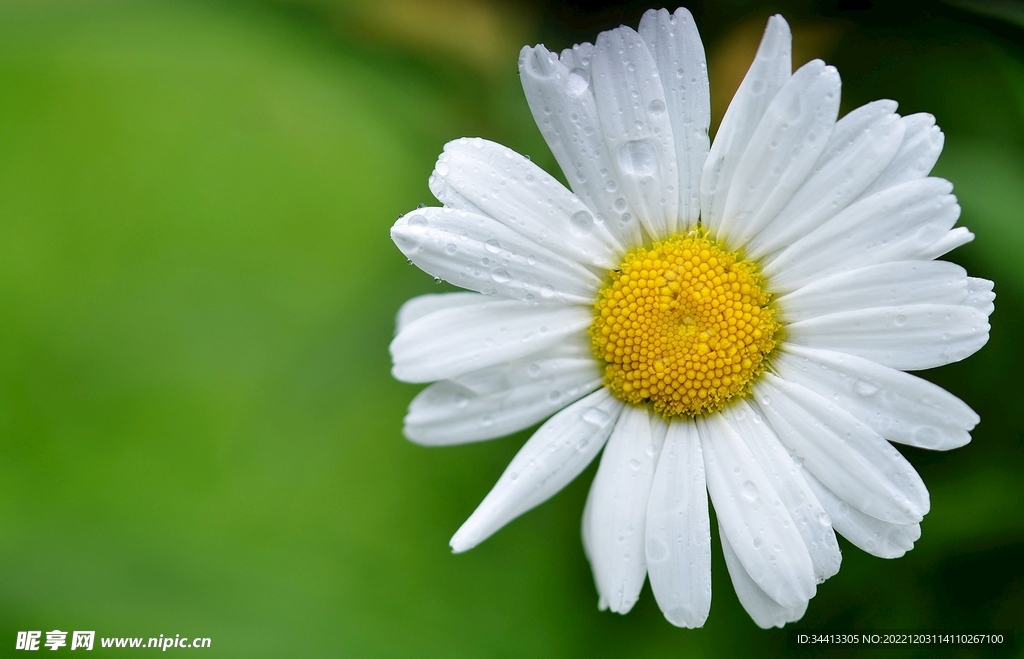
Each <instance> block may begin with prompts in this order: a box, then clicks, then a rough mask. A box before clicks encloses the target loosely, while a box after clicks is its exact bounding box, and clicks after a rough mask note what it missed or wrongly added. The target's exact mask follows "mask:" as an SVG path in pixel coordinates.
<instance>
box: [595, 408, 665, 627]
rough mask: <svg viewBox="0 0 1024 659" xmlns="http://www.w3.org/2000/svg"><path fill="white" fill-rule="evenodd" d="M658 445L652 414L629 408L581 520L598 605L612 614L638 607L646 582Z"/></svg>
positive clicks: (607, 449)
mask: <svg viewBox="0 0 1024 659" xmlns="http://www.w3.org/2000/svg"><path fill="white" fill-rule="evenodd" d="M660 450H661V446H660V445H656V444H655V438H654V436H653V434H652V432H651V413H650V412H649V411H647V409H646V408H642V407H633V406H632V405H627V406H626V407H625V408H624V409H623V410H622V414H621V415H620V416H619V421H618V423H616V424H615V430H613V431H612V434H611V437H609V438H608V443H607V444H606V445H605V447H604V453H603V454H602V455H601V464H600V466H599V467H598V468H597V475H596V476H594V482H593V484H592V485H591V486H590V494H589V496H588V501H587V506H586V511H587V516H586V517H585V518H584V520H583V524H584V526H585V527H589V528H588V529H587V531H586V536H587V539H588V555H589V556H590V565H591V568H592V569H593V571H594V580H595V581H596V582H597V585H598V591H599V592H600V593H601V599H602V601H603V602H605V603H607V605H608V608H609V609H611V610H612V611H614V612H615V613H628V612H629V610H630V609H632V608H633V605H634V604H636V601H637V598H638V597H639V596H640V590H641V589H642V588H643V585H644V579H645V578H646V577H647V559H646V556H645V555H644V537H645V533H644V527H645V525H646V519H647V500H648V498H649V497H650V494H651V481H652V480H654V468H655V465H656V464H657V459H658V452H659V451H660Z"/></svg>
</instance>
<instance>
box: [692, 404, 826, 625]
mask: <svg viewBox="0 0 1024 659" xmlns="http://www.w3.org/2000/svg"><path fill="white" fill-rule="evenodd" d="M697 430H698V432H699V433H700V441H701V446H702V447H703V448H704V469H705V472H706V474H707V481H708V492H709V493H710V494H711V501H712V503H714V505H715V512H716V513H717V515H718V523H719V524H721V526H722V528H723V529H725V535H727V536H728V538H729V542H730V543H731V544H732V547H733V549H735V550H736V555H737V556H738V557H739V559H740V563H742V564H743V567H744V568H745V569H746V571H747V574H749V575H750V578H751V579H753V581H754V583H756V584H757V585H758V587H760V588H761V590H763V591H764V592H765V593H767V594H768V596H769V597H771V598H772V599H773V600H775V601H776V602H778V603H779V604H781V605H783V606H785V607H790V608H792V607H798V606H800V605H801V604H802V603H803V602H806V601H807V600H809V599H810V598H811V597H814V592H815V579H814V567H813V566H812V564H811V557H810V555H809V554H808V552H807V547H806V546H805V545H804V541H803V538H801V537H800V533H799V532H798V531H797V529H796V525H795V523H794V522H793V518H792V516H790V514H789V511H788V510H786V507H785V506H783V505H782V500H781V498H780V497H779V495H778V493H777V492H776V491H775V488H774V487H773V486H772V484H771V481H770V480H769V479H768V477H767V476H766V475H765V473H764V469H762V468H761V465H760V464H759V463H758V461H757V458H756V457H754V454H753V453H751V451H750V448H749V447H748V446H747V444H746V442H744V441H743V439H741V438H740V436H739V435H738V434H737V431H736V429H734V428H733V427H732V426H731V425H730V424H729V423H728V422H727V421H726V420H725V418H724V416H723V415H721V414H711V415H709V416H706V417H697Z"/></svg>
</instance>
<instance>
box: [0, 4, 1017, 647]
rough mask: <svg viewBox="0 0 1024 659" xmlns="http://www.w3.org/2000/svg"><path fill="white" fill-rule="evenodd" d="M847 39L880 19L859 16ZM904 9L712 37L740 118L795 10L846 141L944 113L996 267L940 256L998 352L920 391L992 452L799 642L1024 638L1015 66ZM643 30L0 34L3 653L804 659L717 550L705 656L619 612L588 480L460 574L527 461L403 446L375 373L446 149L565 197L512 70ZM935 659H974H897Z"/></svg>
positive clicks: (212, 29) (815, 607)
mask: <svg viewBox="0 0 1024 659" xmlns="http://www.w3.org/2000/svg"><path fill="white" fill-rule="evenodd" d="M826 4H827V5H828V6H826ZM854 4H856V6H864V5H868V4H870V3H839V5H840V6H845V5H851V6H852V5H854ZM882 4H883V3H878V5H879V6H878V7H876V8H874V9H872V10H870V11H852V10H851V11H845V10H840V9H836V8H835V4H834V3H831V4H829V3H815V2H796V1H791V2H785V1H781V0H780V1H779V2H776V3H774V4H772V5H771V6H764V5H761V4H760V3H757V2H754V1H753V0H728V1H722V2H716V3H710V2H709V3H707V4H706V5H704V6H694V7H693V9H694V13H695V15H696V16H697V21H698V25H699V26H700V27H701V30H702V34H703V35H704V38H705V43H706V45H707V48H708V53H709V57H710V60H711V61H710V67H711V71H712V75H713V79H712V86H713V88H715V89H716V91H715V97H714V98H715V103H716V108H715V111H716V113H718V115H719V116H720V113H721V110H722V107H721V106H722V103H724V102H725V101H724V100H721V99H727V98H728V96H729V94H730V93H731V87H734V86H735V85H736V84H737V83H738V81H739V79H740V77H741V76H742V72H743V70H744V69H745V67H746V61H749V58H750V55H751V53H752V48H755V47H756V39H757V34H758V31H759V27H758V26H759V25H761V24H762V23H763V20H764V19H765V18H766V17H767V16H768V15H769V14H770V13H774V12H776V11H781V12H782V13H784V14H785V15H786V17H787V18H788V19H790V20H791V22H792V23H793V26H794V34H795V35H796V44H795V51H796V53H797V55H796V57H797V59H798V60H801V61H803V60H806V59H809V58H811V57H814V56H824V57H825V58H826V59H828V60H829V61H830V62H831V63H834V64H836V65H837V66H838V67H839V70H840V72H841V74H842V75H843V79H844V83H845V84H844V92H843V93H844V100H843V105H844V111H848V110H849V109H852V108H853V107H856V106H857V105H860V104H861V103H864V102H867V101H869V100H872V99H875V98H879V97H888V98H893V99H895V100H897V101H899V102H900V105H901V111H902V112H904V113H911V112H917V111H928V112H932V113H933V114H935V115H936V117H937V118H938V121H939V123H940V125H941V126H942V127H943V128H944V130H945V131H946V135H947V142H946V145H947V146H946V151H945V153H944V155H943V157H942V159H941V160H940V162H939V165H938V167H937V169H936V172H937V174H939V175H942V176H946V177H948V178H950V179H951V180H952V181H953V182H954V184H955V185H956V193H957V194H958V196H959V198H960V202H961V205H962V206H963V217H962V223H963V224H965V225H966V226H969V227H970V228H971V229H972V230H973V231H974V232H975V233H976V234H977V240H976V241H975V242H974V243H972V244H971V245H969V246H967V247H965V248H962V249H960V250H958V251H957V252H956V253H955V254H954V255H953V256H952V258H953V259H954V260H956V261H958V262H960V263H963V264H964V265H965V266H966V267H968V269H969V270H970V271H971V273H972V274H974V275H976V276H983V277H989V278H992V279H994V280H995V281H996V291H997V292H998V294H999V298H998V299H997V309H996V313H995V315H994V316H993V318H992V325H993V329H992V339H991V341H990V343H989V345H988V346H987V347H986V348H985V349H984V350H982V351H981V352H980V353H979V354H978V355H976V356H974V357H972V358H971V359H969V360H967V361H966V362H963V363H960V364H955V365H951V366H949V367H945V368H942V369H939V370H937V371H934V372H929V373H926V374H925V375H926V376H927V377H929V378H932V379H934V381H936V382H938V383H939V384H941V385H942V386H944V387H946V388H947V389H949V390H950V391H952V392H954V393H955V394H957V395H958V396H960V397H962V398H963V399H964V400H966V401H967V402H968V403H970V404H971V405H972V406H973V407H974V408H975V409H976V410H977V411H978V412H979V413H980V415H981V417H982V423H981V425H980V426H979V427H978V429H977V430H976V431H975V433H974V441H973V442H972V443H971V444H970V445H969V446H967V447H965V448H963V449H960V450H957V451H953V452H951V453H948V454H946V453H929V452H926V451H917V450H912V449H907V450H906V451H905V453H906V454H907V455H908V456H909V458H910V459H911V460H912V461H913V462H914V463H915V464H916V465H917V466H918V467H919V469H920V471H921V473H922V476H923V477H924V480H925V482H926V483H927V484H928V486H929V488H930V490H931V493H932V502H933V505H932V512H931V513H930V514H929V515H928V517H927V518H926V519H925V522H924V523H923V525H922V526H923V533H924V535H923V537H922V538H921V540H920V541H919V542H918V544H917V547H916V548H915V549H914V550H913V551H912V552H910V553H909V554H908V555H907V556H906V557H904V558H901V559H898V560H895V561H884V560H881V559H876V558H873V557H871V556H868V555H866V554H864V553H862V552H860V551H859V550H856V549H855V548H853V547H851V546H849V545H848V544H845V542H844V544H843V547H844V550H845V552H844V559H845V560H844V563H845V564H844V566H843V569H842V571H841V572H840V573H839V574H838V575H837V576H836V577H834V578H833V579H831V580H829V581H828V582H826V583H825V584H824V585H823V586H821V587H820V588H819V591H818V595H817V597H815V598H814V599H813V600H812V601H811V604H810V607H809V608H808V611H807V614H806V616H805V617H804V619H803V620H801V621H800V622H799V623H797V625H796V626H797V627H799V628H806V629H822V628H837V627H838V628H859V629H864V628H870V629H884V628H915V629H934V628H954V629H965V628H972V629H991V628H1015V629H1017V631H1018V633H1020V632H1024V629H1022V620H1024V512H1022V509H1021V504H1020V502H1021V501H1022V499H1024V478H1022V476H1024V422H1022V421H1021V417H1020V415H1019V414H1018V413H1017V410H1018V408H1017V407H1016V404H1017V403H1016V402H1015V401H1017V398H1016V397H1017V396H1018V395H1020V394H1021V373H1022V369H1024V346H1022V344H1021V342H1020V341H1019V340H1018V336H1017V334H1016V331H1017V328H1018V325H1019V323H1020V319H1021V318H1024V308H1022V306H1024V271H1022V269H1021V267H1020V263H1021V257H1022V256H1024V228H1022V226H1021V215H1022V212H1024V184H1022V181H1024V48H1022V46H1021V44H1022V43H1024V30H1022V29H1021V28H1019V27H1017V25H1016V24H1015V23H1013V22H1012V20H1006V17H1005V15H1000V14H998V13H993V12H991V11H989V12H985V11H980V12H979V11H973V10H971V8H970V7H968V6H967V5H968V4H978V3H976V2H972V3H966V2H963V3H955V4H938V3H935V4H922V3H902V4H899V5H898V6H897V5H895V4H887V5H885V6H882ZM989 4H990V5H991V3H989ZM997 4H998V3H997ZM1004 4H1005V3H1004ZM644 8H645V6H644V5H641V4H640V3H635V2H631V3H625V4H622V3H619V4H616V5H610V4H609V5H608V6H606V7H604V8H601V7H598V8H597V9H588V10H583V9H581V8H580V7H579V6H578V5H576V4H573V3H566V4H558V5H556V4H552V3H548V2H541V1H540V0H538V1H536V2H532V3H531V2H525V1H523V2H519V3H516V4H510V3H501V2H497V1H496V0H495V1H494V2H485V1H483V0H480V1H473V0H445V1H444V2H440V3H437V2H429V1H427V0H424V1H423V2H413V0H375V1H374V2H370V1H369V0H351V1H350V2H340V1H339V2H332V1H330V0H273V1H271V0H268V1H267V2H257V3H243V2H207V3H201V2H187V1H184V0H182V1H170V0H164V1H160V2H129V1H127V0H50V1H48V2H45V3H40V2H28V1H25V2H5V3H3V4H2V5H0V621H2V625H0V628H2V629H0V648H3V650H2V652H8V651H10V650H9V648H11V647H13V639H14V635H15V632H16V631H17V630H25V629H44V630H49V629H55V628H59V629H96V630H97V632H98V635H100V636H146V637H148V636H156V635H159V634H165V635H167V634H169V635H174V634H182V635H187V636H209V637H211V638H212V639H213V649H212V650H207V651H204V656H225V657H229V656H237V657H243V656H244V657H257V656H266V657H281V656H304V657H305V656H352V657H417V658H418V657H474V656H486V657H523V656H529V657H566V656H587V657H600V656H620V655H626V656H631V657H641V656H650V657H655V656H749V655H753V654H754V653H758V654H759V655H761V656H786V655H788V654H790V653H793V652H795V651H794V650H791V649H790V648H788V647H787V643H786V632H785V631H778V630H775V631H771V632H763V631H761V630H758V629H757V628H756V627H755V626H754V625H753V623H752V622H751V621H750V620H749V618H748V617H747V616H746V614H745V613H744V612H743V610H742V609H741V607H740V606H739V604H738V602H737V600H736V597H735V595H734V594H733V592H732V588H731V584H730V583H729V579H728V575H727V573H726V570H725V566H724V562H723V561H722V558H721V554H720V553H717V552H718V550H717V547H716V554H715V559H714V565H713V570H714V575H713V579H714V593H715V595H714V603H713V606H712V613H711V618H710V619H709V621H708V624H707V626H706V627H705V628H704V629H702V630H695V631H686V630H678V629H675V628H673V627H672V626H671V625H669V624H668V623H667V622H665V621H664V620H663V618H662V617H661V614H660V612H659V611H658V609H657V606H656V604H655V603H654V600H653V598H652V597H651V595H650V592H649V590H647V591H645V593H644V594H643V596H642V597H641V600H640V603H639V604H638V605H637V607H636V609H635V610H634V611H633V612H632V613H631V614H629V615H628V616H624V617H622V616H616V615H612V614H606V613H599V612H598V611H597V608H596V602H597V596H596V594H595V592H594V589H593V585H592V582H591V578H590V574H589V567H588V566H587V563H586V560H585V558H584V556H583V552H582V550H581V547H580V540H579V518H580V514H581V511H582V507H583V500H584V498H585V495H586V490H587V487H588V485H589V481H590V478H591V476H592V470H591V471H588V472H586V473H585V474H584V475H583V476H582V477H581V478H579V479H577V481H576V482H574V483H573V484H572V485H571V486H570V487H569V488H567V489H566V491H564V492H563V493H561V494H559V495H558V496H557V497H555V498H554V499H553V500H552V501H550V502H548V503H547V504H545V505H543V506H541V507H540V508H538V509H537V510H536V511H533V512H531V513H529V514H527V515H526V516H525V517H524V518H523V519H521V520H519V521H516V522H514V523H513V524H511V525H510V526H509V527H508V528H507V529H505V530H503V531H502V532H500V533H499V534H498V535H496V536H495V537H494V538H493V539H491V540H489V541H488V542H486V543H484V544H483V545H482V546H481V547H479V548H478V549H475V550H473V551H472V552H469V553H468V554H466V555H460V556H453V555H451V554H450V553H449V550H448V546H447V541H448V538H449V537H450V535H451V534H452V533H453V532H454V530H455V529H456V528H457V527H458V525H459V524H460V523H461V522H462V521H463V519H464V518H465V517H466V516H467V515H468V514H469V513H470V512H471V511H472V509H473V508H474V507H475V506H476V504H477V503H478V502H479V500H480V499H481V498H482V497H483V496H484V494H485V493H486V492H487V490H488V489H489V487H490V486H491V485H492V484H493V482H494V481H495V479H496V478H497V477H498V475H499V474H500V473H501V471H502V470H503V469H504V467H505V465H506V464H507V462H508V460H509V459H510V458H511V456H512V455H513V454H514V453H515V451H516V449H517V447H518V446H519V445H520V444H521V443H522V441H524V439H525V438H526V436H527V433H521V434H520V435H518V436H517V437H514V438H510V439H502V440H497V441H494V442H487V443H482V444H477V445H469V446H462V447H452V448H447V449H424V448H420V447H417V446H414V445H412V444H410V443H408V442H406V441H405V440H404V439H403V438H402V437H401V433H400V428H401V419H402V416H403V414H404V408H405V406H406V404H407V403H408V401H409V400H410V399H411V398H412V396H413V395H414V393H415V391H416V388H415V387H412V386H409V385H403V384H400V383H397V382H394V381H393V380H392V379H391V378H390V375H389V367H390V363H389V358H388V354H387V344H388V341H389V339H390V336H391V334H392V331H393V330H392V324H393V317H394V313H395V311H396V310H397V308H398V306H399V305H400V304H401V302H402V301H403V300H405V299H406V298H408V297H410V296H412V295H415V294H418V293H422V292H427V291H437V290H441V288H440V287H437V286H435V285H434V284H433V283H432V282H431V280H430V278H429V277H428V276H426V275H424V274H422V273H421V272H419V271H418V270H416V269H415V268H413V267H410V266H408V265H407V264H406V263H405V259H404V258H403V257H402V256H401V254H400V253H399V252H398V251H397V250H396V249H394V247H393V246H392V245H391V243H390V241H389V239H388V227H389V226H390V224H391V222H392V221H393V220H394V218H395V217H397V216H398V215H399V214H400V213H402V212H405V211H407V210H408V209H410V208H412V207H414V206H415V205H416V204H418V203H431V199H430V194H429V192H428V190H427V187H426V178H427V175H428V174H429V172H430V170H431V168H432V165H433V162H434V159H435V157H436V155H437V153H439V152H440V149H441V147H442V145H443V144H444V142H445V141H447V140H449V139H453V138H456V137H460V136H463V135H482V136H485V137H487V138H490V139H494V140H497V141H500V142H503V143H506V144H508V145H510V146H512V147H513V148H515V149H517V150H519V151H521V152H525V153H528V154H531V155H532V156H533V157H534V159H535V160H536V161H537V162H539V163H540V164H541V165H542V166H545V167H546V168H548V169H549V170H552V171H555V167H554V161H553V158H552V157H551V155H550V153H549V152H548V151H547V148H546V147H545V146H544V143H543V141H542V140H541V138H540V135H539V133H538V131H537V130H536V128H535V127H534V126H533V123H532V119H531V118H530V115H529V110H528V108H527V106H526V103H525V101H524V100H523V99H522V95H521V91H520V90H519V88H518V78H517V77H516V75H515V68H516V61H515V58H516V54H517V52H518V49H519V47H520V45H521V44H522V43H534V42H537V41H543V42H545V43H547V44H548V45H549V46H551V47H552V48H562V47H565V46H567V45H570V44H571V43H573V42H574V41H580V40H583V39H593V37H594V35H595V34H596V32H597V30H599V29H603V28H607V27H612V26H614V25H617V24H618V23H620V22H626V23H629V24H632V25H636V23H637V21H638V20H639V16H640V14H641V13H642V10H643V9H644ZM718 87H722V88H723V89H727V90H729V92H728V93H725V94H723V93H722V92H719V91H718V90H717V88H718ZM1017 648H1018V649H1017V650H1015V652H1017V653H1021V652H1022V650H1021V649H1022V648H1024V636H1021V637H1018V642H1017ZM125 652H128V653H131V651H128V650H120V651H117V652H116V653H115V652H114V651H110V652H108V653H106V654H111V655H113V654H120V653H125ZM812 653H813V652H812V651H800V652H798V654H800V655H804V654H806V655H810V654H812ZM862 653H863V654H865V656H885V654H886V653H885V652H883V651H880V650H877V649H876V650H870V651H862ZM97 654H98V655H99V656H103V655H104V654H105V653H104V652H103V651H101V650H98V651H97ZM840 654H841V653H840ZM848 654H851V655H852V654H856V652H855V651H851V652H849V653H848ZM935 654H939V655H940V656H944V655H945V654H962V655H963V656H985V653H984V651H982V650H979V649H976V648H960V649H957V650H953V649H944V650H942V651H941V652H936V651H935V649H934V648H918V649H908V650H905V651H900V652H896V653H894V656H922V657H923V656H933V655H935Z"/></svg>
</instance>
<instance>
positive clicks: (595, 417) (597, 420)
mask: <svg viewBox="0 0 1024 659" xmlns="http://www.w3.org/2000/svg"><path fill="white" fill-rule="evenodd" d="M583 420H584V421H586V422H587V423H589V424H590V425H592V426H603V425H604V424H606V423H608V413H607V412H605V411H604V410H602V409H600V408H598V407H591V408H590V409H588V410H587V411H586V412H584V413H583Z"/></svg>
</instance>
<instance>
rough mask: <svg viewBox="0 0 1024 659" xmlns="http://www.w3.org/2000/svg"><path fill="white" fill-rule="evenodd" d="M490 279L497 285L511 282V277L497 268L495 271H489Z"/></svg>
mask: <svg viewBox="0 0 1024 659" xmlns="http://www.w3.org/2000/svg"><path fill="white" fill-rule="evenodd" d="M491 279H493V280H494V281H496V282H498V283H499V284H506V283H508V282H510V281H512V275H510V274H508V272H507V271H506V270H503V269H502V268H497V269H495V270H491Z"/></svg>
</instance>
